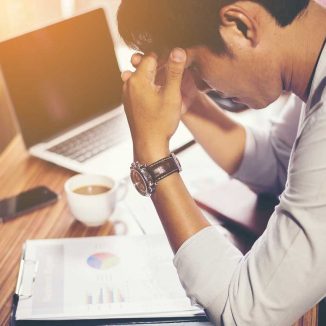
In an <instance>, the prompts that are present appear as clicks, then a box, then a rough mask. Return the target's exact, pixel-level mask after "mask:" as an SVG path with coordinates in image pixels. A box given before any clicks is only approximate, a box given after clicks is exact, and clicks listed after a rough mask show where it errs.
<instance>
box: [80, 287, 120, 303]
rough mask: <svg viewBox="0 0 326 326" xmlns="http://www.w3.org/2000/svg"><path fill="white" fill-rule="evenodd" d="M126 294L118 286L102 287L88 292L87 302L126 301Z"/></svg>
mask: <svg viewBox="0 0 326 326" xmlns="http://www.w3.org/2000/svg"><path fill="white" fill-rule="evenodd" d="M124 302H125V296H124V295H123V293H122V292H121V290H120V289H118V288H109V287H101V288H99V289H97V290H94V291H91V292H90V291H89V292H87V293H86V304H87V305H96V304H112V303H124Z"/></svg>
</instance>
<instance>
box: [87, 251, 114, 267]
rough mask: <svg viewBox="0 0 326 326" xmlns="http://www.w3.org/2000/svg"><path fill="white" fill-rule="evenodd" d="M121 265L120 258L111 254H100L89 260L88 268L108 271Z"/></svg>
mask: <svg viewBox="0 0 326 326" xmlns="http://www.w3.org/2000/svg"><path fill="white" fill-rule="evenodd" d="M118 263H119V257H117V256H115V255H113V254H111V253H109V252H99V253H96V254H93V255H91V256H89V257H88V258H87V264H88V266H90V267H92V268H94V269H98V270H106V269H109V268H111V267H113V266H116V265H117V264H118Z"/></svg>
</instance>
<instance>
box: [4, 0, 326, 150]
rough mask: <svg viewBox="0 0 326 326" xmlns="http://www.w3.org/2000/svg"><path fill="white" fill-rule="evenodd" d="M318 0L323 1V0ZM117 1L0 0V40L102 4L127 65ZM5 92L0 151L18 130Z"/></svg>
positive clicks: (248, 116)
mask: <svg viewBox="0 0 326 326" xmlns="http://www.w3.org/2000/svg"><path fill="white" fill-rule="evenodd" d="M318 2H320V3H323V4H326V0H318ZM119 4H120V0H46V1H45V0H0V41H3V40H5V39H8V38H11V37H13V36H16V35H19V34H22V33H25V32H28V31H30V30H33V29H36V28H38V27H42V26H45V25H47V24H49V23H51V22H56V21H58V20H60V19H64V18H69V17H71V16H73V15H75V14H76V13H79V12H83V11H87V10H90V9H92V8H96V7H103V8H104V9H105V11H106V14H107V18H108V20H109V24H110V28H111V33H112V36H113V40H114V42H115V48H116V52H117V56H118V61H119V64H120V68H121V70H125V69H130V68H131V66H130V62H129V61H130V60H129V59H130V56H131V54H132V52H131V51H130V50H129V49H128V48H127V47H126V46H125V45H124V44H123V42H122V40H121V39H120V37H119V35H118V30H117V24H116V12H117V9H118V7H119ZM4 94H5V93H4V91H3V81H1V80H0V130H1V133H0V153H1V152H2V151H3V149H4V148H5V147H6V146H7V145H8V144H9V142H10V141H11V140H12V138H13V137H14V136H15V135H16V134H17V125H16V123H15V118H14V114H13V112H12V109H11V108H10V105H9V100H8V98H6V96H5V95H4ZM284 99H285V97H282V98H281V100H280V101H278V105H272V107H273V110H261V111H259V112H252V111H251V110H249V111H246V112H243V113H241V114H237V115H236V119H240V120H243V121H245V122H246V123H247V122H248V123H249V124H257V123H259V124H260V125H261V124H262V123H264V122H265V121H266V117H269V116H270V115H273V114H277V113H278V112H279V109H280V108H281V107H282V106H283V103H284ZM274 108H276V109H274Z"/></svg>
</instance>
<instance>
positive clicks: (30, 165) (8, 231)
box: [0, 136, 318, 326]
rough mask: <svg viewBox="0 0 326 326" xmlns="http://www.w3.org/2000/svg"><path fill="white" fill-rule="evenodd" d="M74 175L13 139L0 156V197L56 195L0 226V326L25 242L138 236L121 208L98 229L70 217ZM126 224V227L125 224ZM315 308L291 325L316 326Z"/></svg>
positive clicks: (4, 320) (6, 314)
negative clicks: (66, 187) (37, 190)
mask: <svg viewBox="0 0 326 326" xmlns="http://www.w3.org/2000/svg"><path fill="white" fill-rule="evenodd" d="M73 174H74V173H73V172H71V171H68V170H65V169H63V168H60V167H57V166H55V165H52V164H50V163H46V162H43V161H41V160H38V159H36V158H32V157H30V156H29V155H28V154H27V152H26V150H25V149H24V146H23V143H22V140H21V137H20V136H17V137H16V138H15V139H14V140H13V141H12V142H11V144H10V145H9V146H8V148H7V149H6V150H5V152H4V153H3V154H2V155H1V156H0V185H1V187H0V198H4V197H8V196H11V195H15V194H17V193H19V192H21V191H23V190H26V189H29V188H32V187H35V186H38V185H46V186H48V187H49V188H51V189H52V190H54V191H55V192H57V193H58V194H59V195H60V199H59V201H58V202H57V203H56V204H54V205H53V206H49V207H46V208H43V209H42V210H38V211H36V212H34V213H31V214H29V215H26V216H24V217H21V218H17V219H15V220H13V221H11V222H7V223H6V224H0V248H1V250H0V293H1V295H0V325H8V320H9V314H10V308H11V300H12V294H13V292H14V289H15V285H16V279H17V273H18V267H19V261H20V255H21V249H22V245H23V243H24V242H25V241H26V240H27V239H44V238H67V237H84V236H97V235H111V234H125V233H126V230H127V233H128V234H140V233H141V230H140V229H139V227H138V226H137V223H136V222H135V221H134V220H132V219H131V218H130V219H126V218H125V216H124V217H123V218H122V217H121V219H120V218H119V214H121V216H122V214H123V212H124V211H123V209H121V210H120V211H119V209H118V210H117V212H116V213H115V216H114V218H113V219H110V222H108V223H107V224H105V225H103V226H101V227H98V228H87V227H85V226H83V225H82V224H80V223H78V222H76V221H75V220H74V219H73V217H72V216H71V214H70V212H69V209H68V206H67V202H66V199H65V196H64V191H63V184H64V182H65V181H66V179H67V178H69V177H70V176H72V175H73ZM125 224H127V225H125ZM317 312H318V307H317V306H316V307H314V308H313V309H312V310H310V311H309V312H307V313H306V314H305V316H304V317H302V318H301V319H300V320H299V321H298V322H297V323H296V324H295V326H316V325H317V315H318V314H317Z"/></svg>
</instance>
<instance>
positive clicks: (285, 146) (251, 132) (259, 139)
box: [233, 95, 302, 195]
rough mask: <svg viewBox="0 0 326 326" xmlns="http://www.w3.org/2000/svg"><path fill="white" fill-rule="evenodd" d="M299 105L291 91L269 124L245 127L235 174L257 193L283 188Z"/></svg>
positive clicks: (296, 125) (235, 176)
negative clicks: (241, 151)
mask: <svg viewBox="0 0 326 326" xmlns="http://www.w3.org/2000/svg"><path fill="white" fill-rule="evenodd" d="M301 107H302V101H301V100H300V99H299V98H298V97H296V96H295V95H291V96H289V99H288V101H287V102H286V104H285V106H284V108H283V110H282V114H281V115H280V116H279V117H278V118H277V119H276V118H274V119H272V120H271V121H270V123H269V124H268V127H265V128H264V129H262V128H258V127H256V128H254V127H246V145H245V152H244V156H243V159H242V162H241V165H240V167H239V169H238V171H236V172H235V173H234V174H233V177H234V178H236V179H238V180H240V181H242V182H244V183H245V184H247V185H248V186H249V187H250V188H251V189H252V190H254V191H255V192H257V193H263V192H265V193H273V194H276V195H279V194H280V193H281V192H282V191H283V190H284V186H285V182H286V178H287V169H288V163H289V158H290V154H291V149H292V146H293V143H294V140H295V138H296V135H297V129H298V124H299V120H300V113H301Z"/></svg>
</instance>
